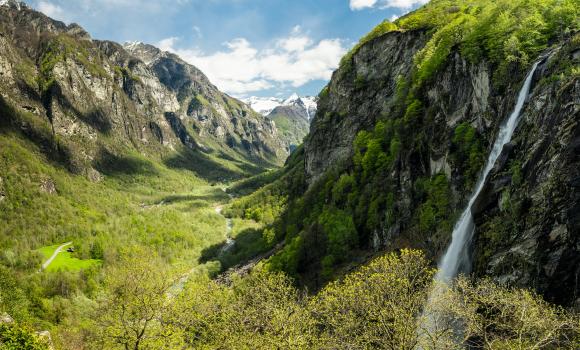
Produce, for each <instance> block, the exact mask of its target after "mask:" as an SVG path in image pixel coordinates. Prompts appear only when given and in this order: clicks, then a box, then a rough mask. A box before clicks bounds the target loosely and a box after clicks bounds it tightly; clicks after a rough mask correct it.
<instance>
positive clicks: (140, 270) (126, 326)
mask: <svg viewBox="0 0 580 350" xmlns="http://www.w3.org/2000/svg"><path fill="white" fill-rule="evenodd" d="M120 263H121V264H120V266H121V267H114V268H111V269H110V270H109V271H107V273H106V277H105V287H106V290H107V295H105V296H104V298H103V299H102V301H101V302H100V305H99V306H98V308H97V309H96V311H95V313H94V314H95V326H96V327H95V332H96V334H95V337H94V340H93V341H94V342H95V343H96V344H98V345H99V346H100V347H102V348H107V349H112V348H125V349H148V348H149V349H150V348H156V349H160V348H169V349H171V348H175V347H177V346H179V345H178V344H176V343H174V342H172V340H173V338H171V337H169V336H168V334H169V333H170V332H171V329H169V328H168V327H166V326H165V325H164V324H162V323H160V322H159V321H160V320H161V317H163V316H164V315H165V313H166V312H167V310H168V303H167V297H168V294H169V293H170V292H171V287H172V286H173V285H174V284H175V283H176V281H177V278H175V277H173V278H172V276H171V275H170V274H168V272H169V271H167V270H166V269H165V268H164V264H163V263H162V261H160V260H159V259H158V258H157V257H150V256H146V251H144V250H139V249H136V250H135V249H131V254H130V255H123V256H122V257H121V261H120Z"/></svg>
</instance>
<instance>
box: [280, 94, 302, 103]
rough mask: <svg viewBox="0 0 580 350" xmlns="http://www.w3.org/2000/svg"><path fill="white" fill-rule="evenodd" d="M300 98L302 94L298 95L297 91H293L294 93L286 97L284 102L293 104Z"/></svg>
mask: <svg viewBox="0 0 580 350" xmlns="http://www.w3.org/2000/svg"><path fill="white" fill-rule="evenodd" d="M298 100H300V96H298V94H297V93H293V94H292V95H290V97H288V98H287V99H286V101H284V104H285V105H289V104H292V103H294V102H296V101H298Z"/></svg>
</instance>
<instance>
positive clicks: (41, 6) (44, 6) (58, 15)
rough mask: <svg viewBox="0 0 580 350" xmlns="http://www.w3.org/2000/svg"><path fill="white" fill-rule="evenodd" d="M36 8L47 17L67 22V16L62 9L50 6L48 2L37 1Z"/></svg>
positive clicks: (53, 5)
mask: <svg viewBox="0 0 580 350" xmlns="http://www.w3.org/2000/svg"><path fill="white" fill-rule="evenodd" d="M37 8H38V10H39V11H40V12H42V13H44V14H45V15H47V16H48V17H51V18H54V19H57V20H60V21H67V20H68V16H67V14H66V13H65V11H64V10H63V9H62V7H60V6H58V5H55V4H52V3H50V2H48V1H39V2H38V4H37Z"/></svg>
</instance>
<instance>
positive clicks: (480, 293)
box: [423, 277, 580, 349]
mask: <svg viewBox="0 0 580 350" xmlns="http://www.w3.org/2000/svg"><path fill="white" fill-rule="evenodd" d="M436 288H438V289H436V292H435V294H434V295H435V297H433V298H432V299H431V301H430V303H429V304H428V306H427V308H426V310H427V311H426V312H427V313H428V314H429V315H430V321H429V322H430V324H428V326H429V329H428V332H429V333H430V334H429V336H426V337H425V338H424V339H423V341H424V344H423V346H424V348H430V349H444V348H445V349H448V348H451V347H450V346H449V344H453V346H452V348H460V347H459V344H462V345H463V346H467V347H472V348H478V349H575V348H577V346H578V344H579V343H578V341H579V340H580V323H578V322H579V319H578V316H577V315H573V314H571V313H569V312H567V311H565V310H564V309H562V308H561V307H557V306H554V305H550V304H548V303H546V302H545V301H544V300H542V299H541V298H540V297H539V296H537V295H536V294H534V293H533V292H530V291H528V290H525V289H514V288H505V287H502V286H499V285H497V284H495V283H493V282H492V281H491V280H489V279H483V280H480V281H471V280H469V279H466V278H464V277H462V278H459V279H457V280H456V281H455V282H454V283H453V285H452V286H451V287H449V286H445V285H440V286H438V287H436ZM450 320H452V321H451V322H450ZM425 325H427V324H425ZM457 325H461V329H462V332H461V334H458V333H457V332H455V329H456V327H457Z"/></svg>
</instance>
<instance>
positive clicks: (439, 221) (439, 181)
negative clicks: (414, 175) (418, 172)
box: [416, 174, 451, 232]
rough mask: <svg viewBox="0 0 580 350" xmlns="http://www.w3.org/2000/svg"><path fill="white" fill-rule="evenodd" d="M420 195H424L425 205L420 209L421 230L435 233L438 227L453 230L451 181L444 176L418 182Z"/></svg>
mask: <svg viewBox="0 0 580 350" xmlns="http://www.w3.org/2000/svg"><path fill="white" fill-rule="evenodd" d="M416 186H417V187H418V190H419V193H422V194H423V198H424V201H423V204H421V206H420V207H419V210H418V213H419V228H420V229H421V230H422V231H423V232H434V231H436V230H437V229H438V227H441V228H443V229H444V230H449V229H450V228H451V223H450V221H449V220H448V219H449V216H450V212H451V203H450V198H451V192H450V188H449V181H448V180H447V177H446V176H445V175H444V174H439V175H436V176H434V177H433V178H431V179H428V180H422V179H421V180H419V181H417V184H416Z"/></svg>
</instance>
